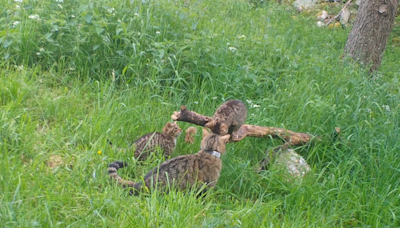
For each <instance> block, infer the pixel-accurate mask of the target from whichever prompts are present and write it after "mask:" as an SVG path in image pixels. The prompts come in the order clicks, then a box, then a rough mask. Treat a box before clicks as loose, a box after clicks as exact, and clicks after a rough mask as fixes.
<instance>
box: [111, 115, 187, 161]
mask: <svg viewBox="0 0 400 228" xmlns="http://www.w3.org/2000/svg"><path fill="white" fill-rule="evenodd" d="M181 132H182V129H181V128H180V127H179V126H178V124H177V123H176V122H173V123H170V122H168V123H167V124H165V126H164V128H163V131H162V132H161V133H160V132H151V133H148V134H145V135H143V136H142V137H140V138H139V139H137V140H136V141H135V142H134V143H133V144H134V145H133V146H134V148H135V152H134V157H135V158H136V159H137V160H139V161H144V160H146V159H147V158H148V157H149V156H150V154H152V153H154V152H155V151H156V150H157V148H159V149H160V150H161V151H162V153H163V154H164V156H165V158H166V159H168V158H169V157H170V156H171V154H172V153H173V152H174V150H175V147H176V140H177V138H178V136H179V135H180V134H181ZM109 143H110V144H111V145H113V144H112V143H111V142H110V141H109ZM117 150H119V151H124V152H126V151H127V149H124V148H118V149H117Z"/></svg>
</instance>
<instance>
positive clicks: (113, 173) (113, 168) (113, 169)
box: [108, 161, 135, 188]
mask: <svg viewBox="0 0 400 228" xmlns="http://www.w3.org/2000/svg"><path fill="white" fill-rule="evenodd" d="M127 166H128V163H126V162H121V161H115V162H113V163H111V164H109V165H108V176H109V177H111V178H112V179H114V180H116V181H117V182H118V184H119V185H121V186H122V187H124V188H126V187H133V186H134V185H135V182H133V181H128V180H125V179H123V178H121V177H120V176H119V175H118V173H117V171H118V169H120V168H124V167H127Z"/></svg>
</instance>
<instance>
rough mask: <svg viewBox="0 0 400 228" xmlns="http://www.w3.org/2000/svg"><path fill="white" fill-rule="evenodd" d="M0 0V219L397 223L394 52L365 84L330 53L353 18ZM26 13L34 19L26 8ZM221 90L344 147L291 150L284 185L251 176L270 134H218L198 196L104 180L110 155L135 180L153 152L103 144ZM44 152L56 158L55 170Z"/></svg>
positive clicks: (391, 49) (212, 100) (29, 223)
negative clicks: (221, 148)
mask: <svg viewBox="0 0 400 228" xmlns="http://www.w3.org/2000/svg"><path fill="white" fill-rule="evenodd" d="M17 5H18V6H19V7H18V6H17ZM0 6H1V7H0V15H1V17H0V22H1V23H0V57H1V58H2V61H1V63H0V64H1V65H0V67H1V73H0V88H1V89H0V106H1V108H0V180H1V181H0V225H1V227H111V226H117V227H272V226H274V227H397V226H399V225H400V222H399V216H400V195H399V192H400V166H399V164H400V158H399V157H398V156H397V153H398V150H399V147H400V144H399V141H400V140H399V135H400V134H399V133H400V132H399V122H400V118H399V115H398V113H399V112H400V107H399V102H398V101H399V100H400V97H399V96H400V95H399V94H400V91H399V88H400V83H399V76H400V74H399V72H398V66H397V65H398V59H399V55H400V49H399V48H398V47H396V45H392V44H391V42H389V44H388V46H387V49H386V52H385V54H384V58H383V63H382V67H381V70H380V71H379V72H378V73H376V74H375V75H374V77H373V78H371V77H370V75H368V73H366V71H364V70H362V69H360V68H359V67H358V66H355V65H352V64H350V63H348V62H347V61H345V60H341V59H340V56H341V55H342V53H343V49H344V45H345V42H346V39H347V35H348V33H349V31H350V28H346V29H342V28H335V29H328V28H318V27H317V26H316V24H315V18H314V15H315V14H313V13H309V14H308V13H302V14H299V13H297V12H296V11H295V10H293V9H291V8H290V7H287V6H277V5H274V4H264V5H262V6H260V7H254V6H253V5H251V4H248V3H247V2H245V1H238V0H228V1H219V2H218V1H217V2H216V1H209V0H205V1H186V3H185V1H164V0H160V1H126V2H117V1H111V0H101V1H94V2H93V1H64V2H56V1H23V2H22V3H18V2H14V1H6V0H0ZM35 14H37V15H39V18H40V20H36V19H32V18H30V17H29V16H30V15H35ZM31 17H32V16H31ZM16 21H18V22H19V23H15V22H16ZM15 24H16V25H15ZM396 31H397V30H396ZM232 98H236V99H241V100H244V101H246V100H248V102H246V103H247V105H248V108H249V116H248V119H247V121H246V122H247V123H249V124H254V125H260V126H274V127H282V128H287V129H290V130H293V131H297V132H308V133H310V134H313V135H323V136H326V135H330V134H331V133H332V131H333V129H334V127H340V128H341V130H342V136H341V137H342V141H341V145H338V144H337V145H336V144H330V143H315V144H313V145H306V146H303V147H302V148H299V149H297V151H298V152H299V153H300V154H301V155H302V156H304V157H305V158H306V160H307V162H308V163H309V164H310V166H311V168H312V171H311V172H310V173H309V174H308V175H307V176H306V177H305V178H304V180H303V181H299V182H294V183H287V182H286V181H285V180H284V178H282V177H281V176H280V175H279V173H275V172H264V173H261V174H258V173H257V172H256V171H255V170H256V169H257V168H258V163H259V162H260V161H261V160H262V159H263V157H264V153H265V151H266V150H267V149H268V148H270V147H273V146H276V145H278V144H279V143H280V142H279V141H277V140H271V139H269V138H246V139H245V140H242V141H240V142H238V143H235V144H228V146H227V153H226V155H224V156H223V158H222V159H223V170H222V173H221V178H220V180H219V182H218V184H217V186H216V188H215V189H213V190H212V191H211V192H210V193H209V194H208V195H207V196H206V197H205V198H202V199H197V198H196V197H195V196H194V193H190V192H189V193H187V192H172V193H170V194H168V195H163V194H160V193H158V192H154V193H153V194H151V195H141V196H138V197H131V196H128V195H127V192H126V191H124V190H122V189H121V188H119V187H118V186H116V185H115V184H114V183H112V182H110V181H108V178H107V172H106V169H107V164H108V163H110V162H112V161H114V160H125V161H128V162H129V164H130V166H129V167H128V168H126V169H124V170H121V172H120V173H121V175H122V176H124V177H125V178H129V179H134V180H140V178H141V177H142V175H143V174H145V173H146V172H147V171H148V170H150V168H151V167H154V166H155V165H157V164H159V163H160V162H162V161H163V160H162V158H161V156H154V157H152V158H151V159H149V160H147V161H145V162H143V163H141V164H139V163H136V162H134V161H133V159H132V154H122V153H118V152H117V151H116V150H114V149H113V148H112V147H110V146H109V145H108V144H107V139H110V140H111V141H113V142H114V143H115V144H116V145H120V146H127V145H128V144H129V143H130V142H132V141H133V140H134V139H136V138H138V137H139V136H140V135H143V134H145V133H148V132H151V131H154V130H158V131H160V130H161V129H162V127H163V126H164V124H165V123H166V122H167V121H169V120H170V116H171V114H172V113H173V112H174V111H176V110H179V107H180V105H182V104H184V105H186V106H187V107H188V108H189V109H190V110H194V111H196V112H198V113H202V114H205V115H212V114H213V112H214V110H215V109H216V108H217V107H218V105H220V104H221V103H222V102H223V101H225V100H228V99H232ZM249 102H251V103H249ZM254 104H256V105H259V106H260V107H253V105H254ZM179 124H180V126H181V127H182V128H183V129H186V128H187V127H189V126H190V124H187V123H179ZM199 143H200V134H198V135H197V136H196V142H195V144H193V145H189V144H186V143H185V142H184V139H183V137H180V138H179V139H178V147H177V150H176V151H175V152H174V154H173V156H177V155H180V154H190V153H195V152H197V151H198V150H199ZM98 151H101V154H99V153H98ZM54 155H57V156H59V157H60V158H61V159H62V161H61V164H60V165H58V166H56V167H54V168H51V167H50V165H51V164H50V161H52V160H53V158H54Z"/></svg>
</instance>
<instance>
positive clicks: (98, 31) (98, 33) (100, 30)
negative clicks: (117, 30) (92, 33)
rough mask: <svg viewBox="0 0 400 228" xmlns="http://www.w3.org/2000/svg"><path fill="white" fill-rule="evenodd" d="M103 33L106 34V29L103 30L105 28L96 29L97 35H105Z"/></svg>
mask: <svg viewBox="0 0 400 228" xmlns="http://www.w3.org/2000/svg"><path fill="white" fill-rule="evenodd" d="M103 32H104V29H103V28H99V27H96V33H97V35H100V34H101V33H103Z"/></svg>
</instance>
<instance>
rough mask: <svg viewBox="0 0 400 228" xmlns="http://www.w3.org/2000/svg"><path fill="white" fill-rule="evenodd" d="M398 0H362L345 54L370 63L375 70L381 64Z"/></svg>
mask: <svg viewBox="0 0 400 228" xmlns="http://www.w3.org/2000/svg"><path fill="white" fill-rule="evenodd" d="M398 3H399V0H363V1H361V4H360V7H359V9H358V13H357V17H356V20H355V22H354V26H353V29H352V30H351V32H350V34H349V36H348V38H347V43H346V46H345V49H344V52H345V54H346V55H348V56H350V57H352V58H353V59H355V60H357V61H360V62H361V63H363V64H365V65H368V66H369V65H371V68H370V71H376V70H377V69H378V68H379V66H380V65H381V61H382V56H383V53H384V51H385V48H386V44H387V42H388V40H389V35H390V32H391V31H392V28H393V23H394V19H395V17H396V10H397V5H398Z"/></svg>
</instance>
